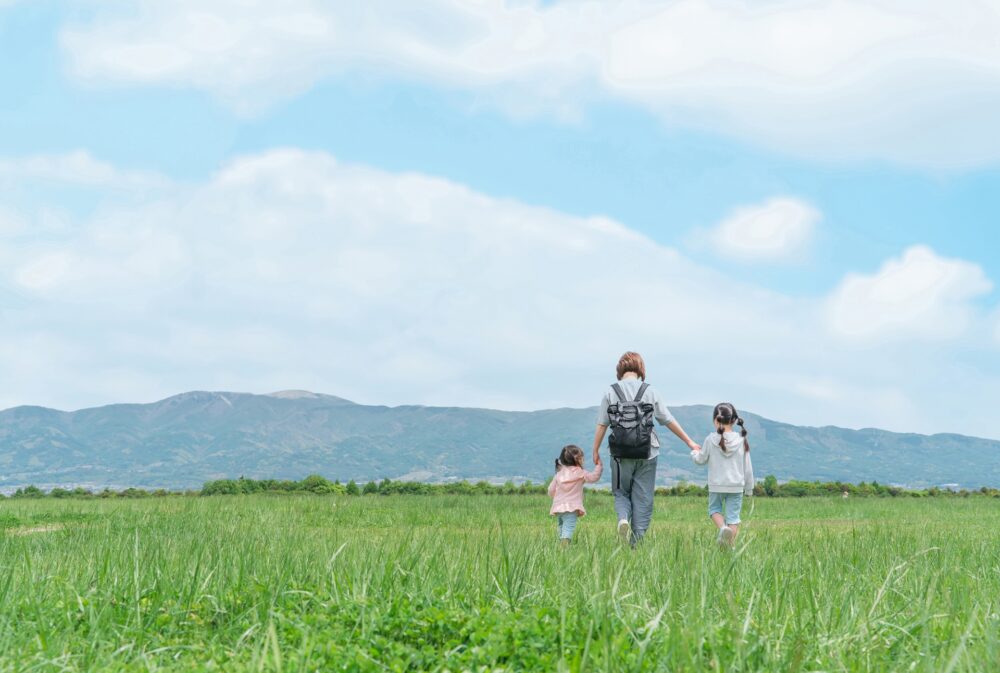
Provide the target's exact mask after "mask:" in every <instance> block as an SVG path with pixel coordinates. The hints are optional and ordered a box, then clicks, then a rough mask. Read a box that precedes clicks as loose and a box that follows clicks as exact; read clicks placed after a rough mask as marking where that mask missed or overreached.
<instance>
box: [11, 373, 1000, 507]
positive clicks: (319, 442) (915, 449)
mask: <svg viewBox="0 0 1000 673" xmlns="http://www.w3.org/2000/svg"><path fill="white" fill-rule="evenodd" d="M672 410H673V412H674V414H675V415H676V416H677V418H678V420H679V421H680V422H681V423H682V424H683V425H684V427H685V428H686V429H687V430H688V432H689V433H690V434H691V435H692V436H693V437H694V438H695V439H696V440H699V441H700V440H701V439H702V438H704V436H705V434H706V433H707V432H708V431H709V429H710V426H709V417H710V413H711V410H710V408H709V407H704V406H690V407H676V408H673V409H672ZM746 416H747V418H748V426H747V427H748V429H749V430H750V432H751V439H752V445H753V458H754V467H755V471H756V472H757V474H758V475H759V476H760V477H761V478H763V476H764V475H766V474H774V475H776V476H777V477H778V478H779V479H780V480H786V479H808V480H813V479H819V480H824V481H828V480H829V481H833V480H841V481H852V482H858V481H871V480H873V479H874V480H877V481H879V482H881V483H895V484H905V485H909V486H928V485H941V484H948V483H954V484H958V485H961V486H963V487H979V486H984V485H986V486H997V485H1000V442H997V441H991V440H986V439H975V438H970V437H963V436H960V435H934V436H924V435H913V434H898V433H891V432H885V431H882V430H845V429H841V428H834V427H825V428H808V427H797V426H794V425H788V424H785V423H779V422H776V421H771V420H768V419H765V418H761V417H759V416H755V415H753V414H747V415H746ZM594 419H595V410H594V409H551V410H546V411H535V412H509V411H493V410H489V409H465V408H453V407H419V406H404V407H392V408H390V407H379V406H365V405H359V404H354V403H352V402H350V401H348V400H344V399H341V398H339V397H333V396H329V395H318V394H314V393H307V392H301V391H287V392H282V393H275V394H272V395H250V394H245V393H209V392H191V393H184V394H181V395H176V396H174V397H170V398H167V399H165V400H161V401H159V402H155V403H152V404H117V405H111V406H106V407H100V408H95V409H84V410H81V411H75V412H64V411H56V410H53V409H46V408H42V407H17V408H14V409H8V410H6V411H2V412H0V487H6V488H10V487H13V486H17V485H24V484H29V483H34V484H39V485H57V484H58V485H81V484H82V485H87V486H91V487H95V486H105V485H110V486H119V487H120V486H147V487H148V486H164V487H193V486H200V485H201V484H202V483H203V482H204V481H206V480H210V479H217V478H222V477H238V476H240V475H245V476H247V477H258V478H264V477H274V478H301V477H303V476H305V475H307V474H310V473H319V474H322V475H324V476H326V477H328V478H330V479H340V480H341V481H346V480H349V479H356V480H359V481H364V480H370V479H382V478H391V479H398V478H407V479H419V480H425V481H443V480H452V479H461V478H466V479H474V480H475V479H489V480H506V479H515V480H517V479H532V480H534V481H541V480H543V479H545V478H547V477H548V476H549V475H550V474H551V472H552V461H553V459H554V458H555V456H556V454H557V452H558V449H559V448H560V447H561V446H563V445H564V444H567V443H570V442H572V443H576V444H579V445H581V446H583V447H584V448H588V447H589V445H590V442H591V440H592V437H593V430H594ZM659 433H660V437H661V439H662V440H663V443H664V444H665V446H666V450H665V451H663V454H662V456H661V460H660V482H661V483H663V484H667V483H670V482H671V481H676V480H679V479H686V480H688V481H696V482H698V481H701V482H703V481H704V472H703V470H702V469H700V468H697V467H696V466H694V465H693V464H692V463H691V461H690V459H689V458H688V454H687V452H686V450H682V447H681V445H680V444H679V443H678V442H677V441H676V440H675V439H674V438H673V436H672V435H671V434H670V433H669V432H668V431H666V430H665V429H660V430H659ZM589 453H590V452H589V450H588V451H587V455H588V456H589ZM605 455H607V454H606V451H605ZM588 460H589V458H588ZM606 480H607V479H606Z"/></svg>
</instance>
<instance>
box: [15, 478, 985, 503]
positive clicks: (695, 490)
mask: <svg viewBox="0 0 1000 673" xmlns="http://www.w3.org/2000/svg"><path fill="white" fill-rule="evenodd" d="M547 489H548V482H546V483H541V484H535V483H532V482H531V481H526V482H523V483H521V484H515V483H513V482H510V481H508V482H507V483H505V484H491V483H489V482H486V481H479V482H475V483H473V482H469V481H454V482H447V483H442V484H428V483H424V482H419V481H393V480H391V479H383V480H380V481H368V482H364V483H362V484H358V483H357V482H355V481H353V480H351V481H348V482H346V483H341V482H340V481H339V480H335V481H330V480H328V479H327V478H325V477H323V476H321V475H318V474H313V475H310V476H308V477H306V478H305V479H301V480H298V481H294V480H288V479H247V478H245V477H240V478H239V479H217V480H215V481H208V482H205V484H204V486H202V487H201V489H192V490H186V491H168V490H166V489H156V490H146V489H142V488H126V489H123V490H114V489H109V488H106V489H103V490H100V491H92V490H89V489H86V488H72V489H66V488H58V487H57V488H53V489H51V490H49V491H45V490H43V489H41V488H38V487H37V486H25V487H23V488H19V489H17V490H16V491H15V492H14V493H13V494H12V495H10V496H7V497H10V498H151V497H176V496H214V495H246V494H253V493H275V494H282V493H285V494H295V493H300V494H314V495H345V496H366V495H544V494H545V493H546V491H547ZM589 492H591V493H593V494H595V495H598V496H600V495H607V496H610V495H611V491H610V490H608V489H602V488H595V489H592V490H590V491H589ZM707 494H708V489H707V487H705V486H699V485H697V484H689V483H685V482H681V483H678V484H675V485H673V486H669V487H661V488H658V489H656V495H658V496H705V495H707ZM754 495H756V496H760V497H771V498H801V497H807V496H841V497H844V496H845V495H846V496H847V497H852V496H856V497H890V498H894V497H911V498H926V497H938V496H949V497H969V496H973V495H983V496H988V497H993V498H1000V489H997V488H991V487H987V486H984V487H982V488H980V489H975V490H968V489H949V488H939V487H931V488H926V489H910V488H903V487H901V486H887V485H885V484H880V483H878V482H877V481H872V482H870V483H869V482H864V481H862V482H860V483H857V484H854V483H847V482H840V481H832V482H819V481H794V480H793V481H786V482H778V480H777V478H776V477H775V476H774V475H768V476H767V477H765V478H764V479H763V480H762V481H759V482H758V483H757V485H756V486H755V487H754ZM4 497H5V496H3V495H2V494H0V499H3V498H4Z"/></svg>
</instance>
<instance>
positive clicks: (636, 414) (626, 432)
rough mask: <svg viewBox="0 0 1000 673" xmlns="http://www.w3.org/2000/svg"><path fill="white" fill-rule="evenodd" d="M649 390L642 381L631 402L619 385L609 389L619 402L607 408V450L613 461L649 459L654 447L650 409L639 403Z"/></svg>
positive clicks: (651, 411) (643, 403)
mask: <svg viewBox="0 0 1000 673" xmlns="http://www.w3.org/2000/svg"><path fill="white" fill-rule="evenodd" d="M648 387H649V384H648V383H646V382H645V381H643V383H642V385H641V386H639V392H638V393H636V395H635V399H634V400H630V399H628V398H627V397H625V392H624V391H623V390H622V387H621V386H620V385H618V384H617V383H615V384H613V385H612V386H611V388H612V389H613V390H614V391H615V394H616V395H618V402H617V403H616V404H609V405H608V419H609V420H610V425H611V436H610V437H608V446H609V447H610V449H611V457H612V458H614V459H615V460H621V459H622V458H649V453H650V450H651V449H652V446H653V443H652V437H653V405H652V404H649V403H648V402H643V401H642V396H643V395H645V394H646V388H648Z"/></svg>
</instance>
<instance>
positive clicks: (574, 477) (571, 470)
mask: <svg viewBox="0 0 1000 673" xmlns="http://www.w3.org/2000/svg"><path fill="white" fill-rule="evenodd" d="M603 469H604V465H603V464H598V465H597V467H596V468H595V469H594V471H593V472H587V471H586V470H584V469H583V468H582V467H576V466H574V467H561V468H559V471H558V472H556V476H554V477H552V481H551V482H549V495H550V496H552V509H550V510H549V514H562V513H563V512H576V513H577V514H579V515H580V516H583V515H585V514H586V513H587V510H585V509H584V508H583V483H584V482H587V483H588V484H593V483H594V482H595V481H597V480H598V479H600V478H601V472H602V471H603Z"/></svg>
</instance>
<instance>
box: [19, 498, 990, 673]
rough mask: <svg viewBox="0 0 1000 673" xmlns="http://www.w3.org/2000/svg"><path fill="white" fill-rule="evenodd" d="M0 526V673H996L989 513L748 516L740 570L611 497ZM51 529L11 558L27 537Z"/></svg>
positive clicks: (58, 505)
mask: <svg viewBox="0 0 1000 673" xmlns="http://www.w3.org/2000/svg"><path fill="white" fill-rule="evenodd" d="M587 504H588V508H589V511H590V514H589V516H587V517H586V518H585V519H583V520H582V521H581V523H580V526H579V528H578V533H577V540H576V542H575V543H574V546H573V547H571V548H570V549H568V550H559V549H558V548H557V546H556V541H555V524H554V523H553V522H552V520H551V519H550V518H549V517H548V516H546V512H547V511H548V509H547V508H548V501H547V499H546V498H544V497H535V496H481V497H463V496H411V497H406V496H394V497H380V496H373V497H364V498H358V497H354V498H348V497H315V496H296V497H275V496H245V497H231V498H158V499H149V500H134V501H120V500H116V501H105V500H99V501H75V500H43V501H25V500H21V501H10V500H8V501H3V502H0V671H64V670H68V671H77V670H79V671H94V670H116V671H117V670H129V671H131V670H185V671H186V670H226V671H234V670H254V671H256V670H268V671H279V670H280V671H314V670H321V669H325V670H331V669H332V670H348V671H385V670H391V671H396V670H400V671H402V670H414V671H416V670H420V671H423V670H428V671H440V670H449V671H462V670H476V671H478V670H491V671H492V670H498V669H502V670H510V671H523V670H540V671H558V670H567V671H580V670H590V671H600V670H613V671H641V670H651V671H652V670H662V671H668V670H669V671H675V672H676V671H701V670H709V671H737V670H738V671H791V672H794V671H926V672H928V673H930V672H934V673H939V672H942V671H944V672H950V671H988V670H996V668H997V663H998V662H1000V615H998V612H1000V501H998V500H996V499H988V498H969V499H933V500H929V499H920V500H916V499H851V500H846V501H845V500H842V499H840V498H830V499H782V500H768V499H757V500H756V501H755V502H754V503H753V505H752V507H753V511H752V512H751V505H750V503H749V501H748V504H747V505H746V506H745V508H744V517H745V521H746V525H745V528H744V531H743V533H742V534H741V537H740V540H739V543H738V549H737V551H736V552H734V553H728V554H727V553H722V552H720V551H718V550H717V549H715V548H714V547H713V546H712V539H713V537H714V536H713V531H712V530H711V526H710V524H709V522H708V520H707V517H706V515H705V508H706V502H705V501H704V500H702V499H701V498H697V499H694V498H660V499H658V500H657V503H656V516H655V520H654V523H653V529H652V531H651V533H650V535H649V537H648V539H647V542H646V544H644V545H643V546H642V547H641V548H640V549H639V550H637V551H634V552H632V551H629V550H627V549H624V548H622V547H620V546H619V545H617V544H616V543H615V539H614V536H613V527H614V514H613V512H612V508H611V500H610V498H608V497H606V496H595V495H591V496H589V498H588V503H587ZM57 525H58V526H62V527H61V528H59V529H58V530H46V531H42V532H35V533H30V534H24V533H23V531H24V530H25V529H29V528H33V527H41V526H45V527H49V528H51V527H53V526H57Z"/></svg>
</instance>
